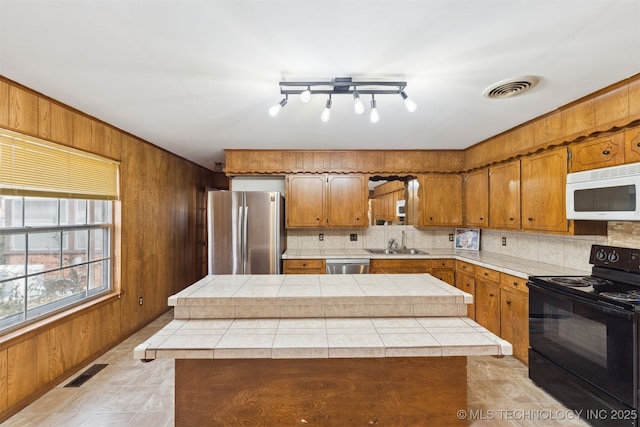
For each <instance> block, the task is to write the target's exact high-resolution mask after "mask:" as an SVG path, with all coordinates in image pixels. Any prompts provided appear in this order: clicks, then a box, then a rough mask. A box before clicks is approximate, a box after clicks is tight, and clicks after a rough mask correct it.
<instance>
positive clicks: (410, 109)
mask: <svg viewBox="0 0 640 427" xmlns="http://www.w3.org/2000/svg"><path fill="white" fill-rule="evenodd" d="M400 96H402V99H403V100H404V105H405V107H407V111H408V112H410V113H413V112H414V111H416V109H417V108H418V105H417V104H416V103H415V102H413V100H412V99H411V98H409V97H408V96H407V94H406V93H405V92H404V91H400Z"/></svg>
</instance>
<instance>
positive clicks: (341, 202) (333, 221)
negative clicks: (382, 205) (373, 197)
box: [327, 175, 369, 227]
mask: <svg viewBox="0 0 640 427" xmlns="http://www.w3.org/2000/svg"><path fill="white" fill-rule="evenodd" d="M368 196H369V191H368V178H367V177H366V176H364V175H329V177H328V179H327V225H328V226H330V227H366V226H367V225H368V224H367V218H368V214H367V210H368V203H367V201H368Z"/></svg>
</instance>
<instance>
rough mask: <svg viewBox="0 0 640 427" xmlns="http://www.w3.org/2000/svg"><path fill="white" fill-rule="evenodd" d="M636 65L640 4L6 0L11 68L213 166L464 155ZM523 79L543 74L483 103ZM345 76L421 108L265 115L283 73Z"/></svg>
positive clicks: (625, 0) (7, 68)
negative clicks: (369, 154)
mask: <svg viewBox="0 0 640 427" xmlns="http://www.w3.org/2000/svg"><path fill="white" fill-rule="evenodd" d="M638 72H640V0H547V1H545V0H529V1H517V0H503V1H485V0H470V1H462V0H370V1H365V0H290V1H275V0H229V1H216V0H209V1H204V0H201V1H198V0H156V1H153V0H0V74H2V75H4V76H5V77H7V78H9V79H12V80H14V81H17V82H18V83H21V84H24V85H26V86H28V87H30V88H32V89H34V90H36V91H39V92H41V93H44V94H45V95H48V96H50V97H52V98H54V99H57V100H59V101H61V102H63V103H66V104H68V105H70V106H73V107H75V108H77V109H79V110H81V111H83V112H85V113H87V114H89V115H92V116H95V117H97V118H99V119H102V120H104V121H106V122H108V123H110V124H112V125H114V126H116V127H119V128H120V129H123V130H125V131H127V132H130V133H132V134H134V135H137V136H139V137H141V138H143V139H145V140H147V141H150V142H152V143H153V144H155V145H158V146H160V147H163V148H165V149H167V150H169V151H171V152H173V153H176V154H178V155H180V156H182V157H184V158H187V159H189V160H192V161H194V162H195V163H198V164H200V165H203V166H206V167H213V164H214V162H216V161H218V162H220V161H223V160H224V152H223V149H225V148H282V149H299V148H316V149H318V148H322V149H438V148H445V149H461V148H466V147H468V146H471V145H473V144H475V143H477V142H479V141H481V140H483V139H486V138H488V137H490V136H492V135H495V134H498V133H500V132H502V131H504V130H507V129H509V128H512V127H514V126H516V125H518V124H520V123H522V122H525V121H527V120H529V119H532V118H534V117H536V116H539V115H541V114H544V113H546V112H549V111H551V110H554V109H556V108H558V107H560V106H562V105H564V104H566V103H568V102H571V101H573V100H575V99H577V98H580V97H582V96H584V95H587V94H589V93H591V92H594V91H595V90H598V89H600V88H602V87H605V86H607V85H609V84H612V83H615V82H617V81H620V80H622V79H625V78H627V77H629V76H631V75H634V74H636V73H638ZM521 75H535V76H539V77H540V79H541V81H540V83H539V84H538V85H537V86H536V87H535V88H534V89H532V90H531V91H529V92H527V93H525V94H523V95H521V96H517V97H513V98H507V99H501V100H490V99H487V98H484V97H483V96H482V92H483V90H484V89H485V88H486V87H487V86H489V85H491V84H492V83H494V82H497V81H500V80H504V79H507V78H511V77H515V76H521ZM347 76H351V77H354V78H359V79H363V78H366V79H380V78H388V79H394V80H397V79H401V80H406V81H407V83H408V86H407V89H406V91H407V93H408V95H409V96H410V97H411V98H412V99H414V100H415V101H416V102H417V103H418V110H417V111H416V112H415V113H408V112H407V111H406V110H405V108H404V105H403V104H402V102H401V98H400V97H399V96H397V95H386V96H379V97H377V100H378V110H379V112H380V122H379V123H377V124H371V123H369V121H368V117H367V114H364V115H361V116H357V115H355V114H354V113H353V102H352V98H351V97H350V96H347V95H343V96H334V98H333V108H332V116H331V120H330V121H329V122H328V123H322V122H321V121H320V119H319V117H320V113H321V111H322V109H323V107H324V103H325V101H326V98H325V97H321V96H314V99H312V101H311V102H310V103H309V104H303V103H301V102H300V100H299V99H297V97H293V98H290V100H289V103H288V105H287V106H286V107H285V108H284V109H283V110H282V112H281V113H280V114H279V115H278V116H277V117H276V118H271V117H270V116H269V115H268V114H267V110H268V108H269V107H270V106H271V105H273V104H275V103H277V102H278V101H279V100H280V99H281V95H280V92H279V86H278V82H279V81H280V80H309V79H317V80H330V79H332V78H334V77H347ZM365 105H367V106H368V102H365Z"/></svg>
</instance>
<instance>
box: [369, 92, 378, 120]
mask: <svg viewBox="0 0 640 427" xmlns="http://www.w3.org/2000/svg"><path fill="white" fill-rule="evenodd" d="M369 121H370V122H371V123H378V122H379V121H380V115H379V114H378V107H377V106H376V99H375V98H374V97H373V95H371V114H370V115H369Z"/></svg>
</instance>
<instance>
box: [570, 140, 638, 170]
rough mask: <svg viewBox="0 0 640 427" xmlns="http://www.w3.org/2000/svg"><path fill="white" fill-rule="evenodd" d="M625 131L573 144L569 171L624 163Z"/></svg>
mask: <svg viewBox="0 0 640 427" xmlns="http://www.w3.org/2000/svg"><path fill="white" fill-rule="evenodd" d="M624 154H625V150H624V133H623V132H618V133H615V134H613V135H609V136H605V137H602V138H597V139H593V140H590V141H585V142H580V143H576V144H571V146H570V147H569V159H570V160H569V164H570V167H569V172H579V171H584V170H588V169H597V168H604V167H609V166H616V165H620V164H622V163H624V161H625V159H624Z"/></svg>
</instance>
